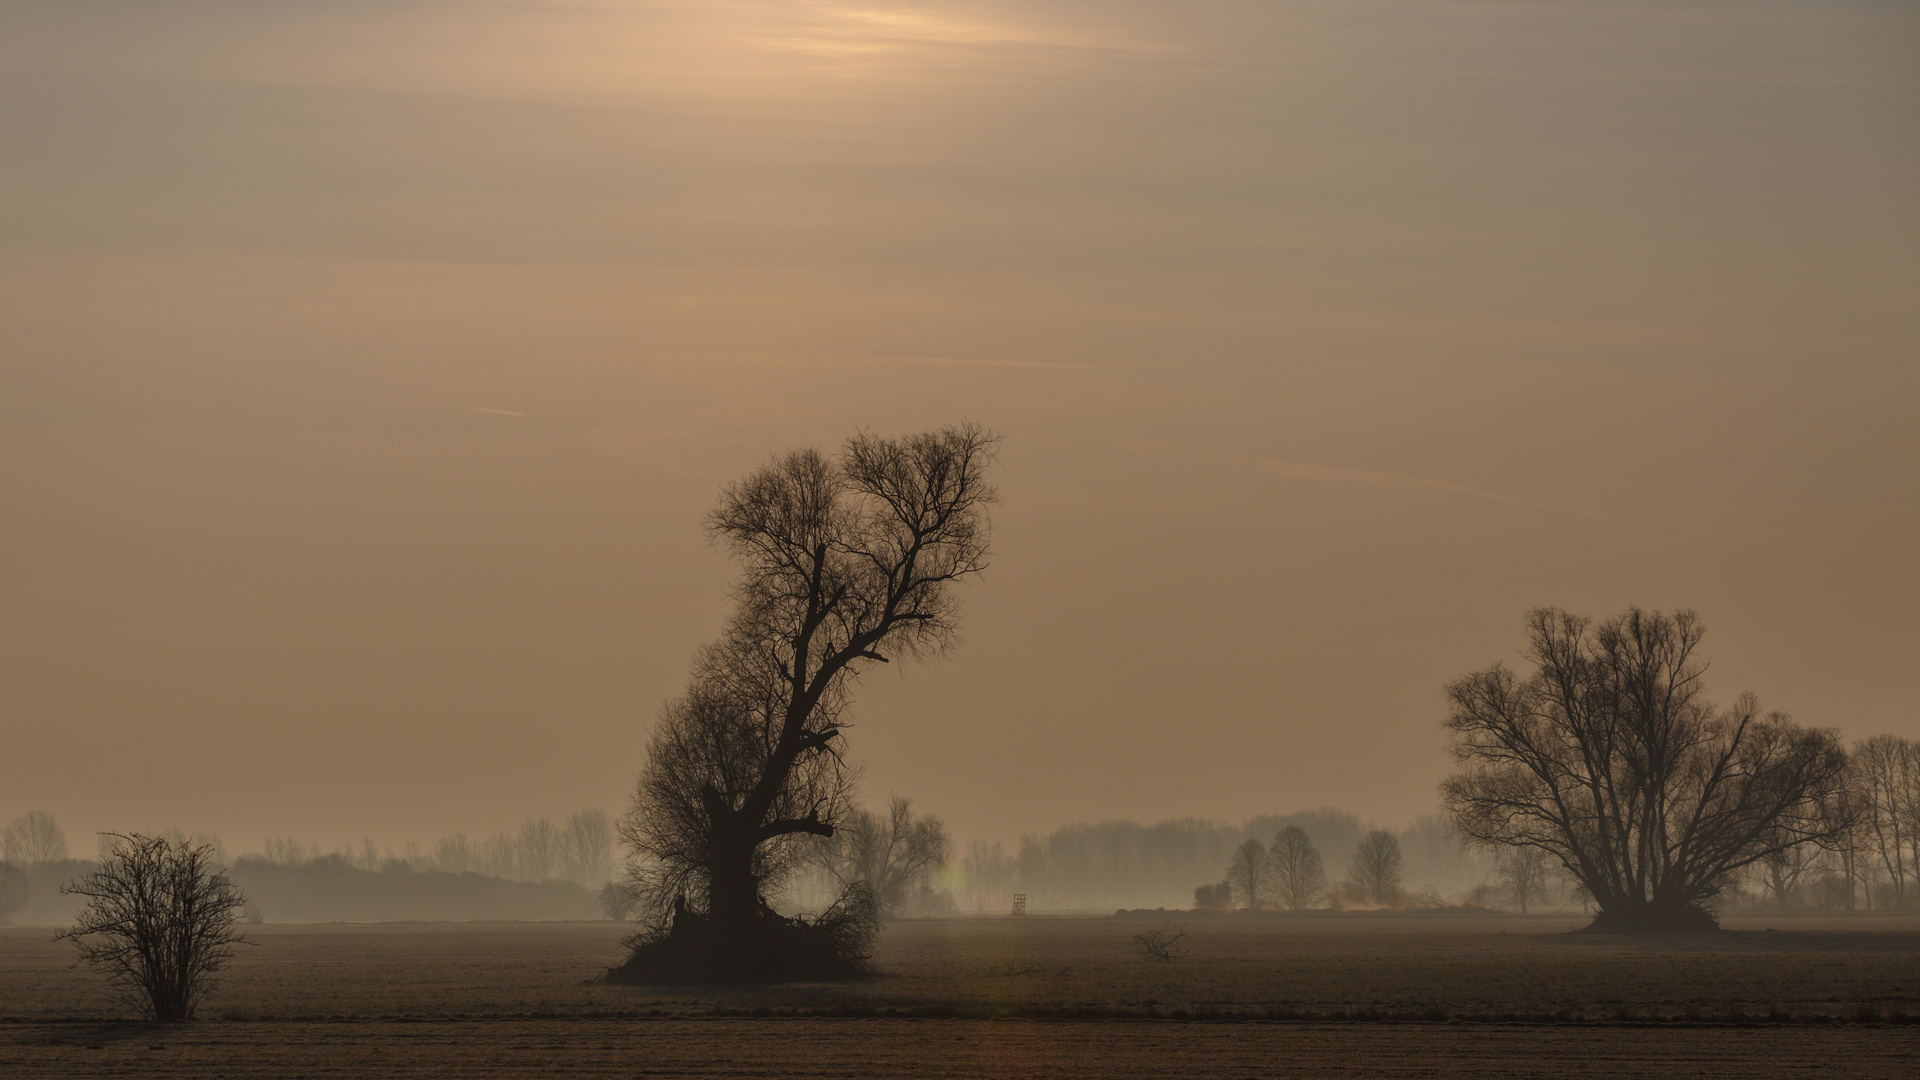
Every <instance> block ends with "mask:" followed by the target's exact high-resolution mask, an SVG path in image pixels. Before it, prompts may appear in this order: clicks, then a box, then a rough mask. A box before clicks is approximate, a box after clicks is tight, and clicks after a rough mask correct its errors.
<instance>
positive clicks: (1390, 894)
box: [1193, 825, 1438, 911]
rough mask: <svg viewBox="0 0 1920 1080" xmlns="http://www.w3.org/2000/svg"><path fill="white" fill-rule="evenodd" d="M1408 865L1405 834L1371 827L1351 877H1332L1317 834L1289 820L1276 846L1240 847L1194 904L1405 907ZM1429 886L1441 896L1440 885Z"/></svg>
mask: <svg viewBox="0 0 1920 1080" xmlns="http://www.w3.org/2000/svg"><path fill="white" fill-rule="evenodd" d="M1405 869H1406V859H1405V858H1404V857H1403V856H1402V855H1401V853H1400V841H1399V839H1398V838H1397V837H1395V836H1394V835H1393V834H1392V833H1390V832H1388V831H1387V830H1385V829H1371V830H1369V831H1368V832H1367V834H1366V835H1365V836H1362V837H1361V838H1360V842H1359V843H1358V844H1356V845H1354V849H1353V853H1352V854H1351V855H1350V856H1349V857H1348V858H1347V872H1346V878H1345V879H1344V880H1342V881H1339V882H1330V881H1329V880H1328V879H1327V869H1326V860H1325V859H1323V858H1322V857H1321V855H1320V849H1319V848H1317V847H1315V846H1314V844H1313V839H1312V837H1310V836H1308V835H1307V831H1306V830H1305V829H1303V828H1301V827H1300V826H1298V825H1288V826H1287V827H1285V828H1283V829H1281V830H1280V831H1279V832H1278V833H1277V834H1275V835H1274V838H1273V843H1272V845H1271V846H1269V845H1266V844H1262V843H1261V842H1260V841H1258V840H1255V839H1251V838H1249V839H1248V840H1246V841H1245V842H1244V843H1242V844H1241V845H1240V846H1239V847H1237V848H1234V849H1233V855H1232V857H1231V858H1229V859H1228V860H1227V870H1226V874H1225V876H1223V877H1222V878H1221V879H1220V881H1219V882H1217V883H1215V884H1209V885H1200V886H1197V887H1196V888H1195V889H1194V890H1193V906H1194V907H1195V908H1200V909H1211V910H1215V911H1224V910H1227V909H1230V908H1245V909H1260V908H1278V909H1281V910H1285V911H1305V910H1308V909H1310V908H1323V907H1351V906H1366V907H1375V908H1381V907H1399V906H1401V904H1402V903H1403V902H1404V901H1405V900H1406V899H1407V896H1406V891H1405V889H1404V888H1403V887H1402V876H1403V873H1404V871H1405ZM1427 891H1428V893H1429V894H1431V895H1432V896H1433V897H1434V898H1435V899H1436V900H1437V897H1438V892H1437V890H1434V889H1432V888H1431V887H1429V888H1428V890H1427Z"/></svg>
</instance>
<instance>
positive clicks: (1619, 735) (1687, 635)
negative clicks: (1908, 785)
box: [1441, 608, 1847, 931]
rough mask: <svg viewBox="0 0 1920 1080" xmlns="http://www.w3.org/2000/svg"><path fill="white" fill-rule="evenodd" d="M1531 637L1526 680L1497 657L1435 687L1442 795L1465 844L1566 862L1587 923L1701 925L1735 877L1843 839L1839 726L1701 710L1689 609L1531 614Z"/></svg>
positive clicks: (1751, 709)
mask: <svg viewBox="0 0 1920 1080" xmlns="http://www.w3.org/2000/svg"><path fill="white" fill-rule="evenodd" d="M1527 631H1528V638H1529V641H1528V648H1527V650H1526V652H1525V654H1524V655H1525V656H1526V658H1527V659H1528V660H1529V661H1530V662H1531V663H1532V664H1533V666H1534V671H1533V673H1532V674H1529V675H1526V676H1524V677H1522V676H1521V675H1518V674H1516V673H1514V672H1512V671H1510V670H1508V669H1507V668H1505V667H1503V666H1501V665H1498V664H1496V665H1494V666H1493V667H1491V668H1488V669H1487V670H1485V671H1480V672H1476V673H1474V674H1472V675H1468V676H1467V677H1466V678H1463V679H1460V680H1458V681H1456V682H1454V683H1452V684H1451V685H1449V686H1448V687H1447V698H1448V700H1449V702H1450V703H1451V705H1452V709H1451V713H1450V715H1449V716H1448V718H1447V721H1446V726H1447V729H1448V731H1449V732H1451V736H1452V737H1451V749H1452V752H1453V755H1454V757H1455V758H1456V759H1457V760H1458V761H1459V763H1460V769H1459V771H1458V772H1456V773H1455V774H1454V775H1453V776H1451V777H1449V778H1448V779H1447V780H1446V782H1445V783H1444V784H1443V785H1442V787H1441V794H1442V797H1443V798H1444V799H1445V801H1446V806H1447V809H1448V811H1449V813H1450V814H1451V816H1452V818H1453V822H1454V825H1455V827H1456V828H1457V829H1459V831H1460V833H1461V835H1462V836H1464V837H1465V838H1466V839H1467V840H1468V841H1470V842H1474V843H1478V844H1483V845H1488V846H1493V847H1496V848H1497V847H1502V846H1506V847H1517V848H1534V849H1538V850H1540V851H1542V852H1545V853H1546V855H1547V856H1548V857H1549V858H1551V859H1552V860H1554V861H1555V862H1557V863H1559V865H1561V866H1562V867H1564V868H1565V869H1566V872H1567V873H1568V874H1569V875H1570V876H1572V878H1573V879H1574V880H1575V881H1576V882H1578V883H1579V885H1580V886H1581V887H1582V888H1583V889H1584V891H1585V892H1586V893H1587V894H1588V895H1589V896H1591V897H1592V899H1593V902H1594V904H1595V906H1596V907H1597V908H1598V912H1597V915H1596V917H1595V919H1594V922H1593V929H1597V930H1622V931H1658V930H1685V929H1707V928H1711V927H1713V926H1714V925H1716V923H1715V920H1714V917H1713V915H1712V913H1711V912H1710V911H1709V910H1708V909H1707V907H1706V905H1707V903H1708V901H1709V900H1710V899H1711V898H1712V897H1713V896H1714V895H1715V893H1716V892H1717V891H1718V890H1719V889H1720V887H1721V886H1722V884H1723V883H1724V882H1726V881H1727V880H1728V878H1729V876H1730V875H1732V874H1733V873H1734V872H1735V871H1737V870H1739V869H1741V868H1742V867H1745V866H1748V865H1750V864H1752V863H1754V862H1756V861H1759V860H1761V859H1764V858H1767V857H1768V856H1769V855H1772V854H1775V853H1777V852H1779V851H1781V850H1783V849H1785V848H1787V847H1790V846H1793V845H1797V844H1803V843H1807V842H1809V841H1811V842H1815V843H1821V842H1827V841H1830V840H1831V839H1832V838H1834V837H1835V836H1838V835H1840V834H1841V833H1843V832H1844V831H1845V830H1846V827H1847V822H1845V821H1844V820H1843V818H1844V816H1845V815H1844V814H1843V813H1838V812H1836V811H1835V807H1837V806H1842V805H1844V804H1843V802H1842V800H1841V799H1840V795H1841V790H1842V786H1843V783H1844V778H1845V772H1846V755H1845V753H1844V751H1842V749H1841V747H1840V744H1839V740H1838V738H1837V737H1836V735H1835V734H1834V732H1832V731H1830V730H1822V729H1810V728H1804V727H1800V726H1798V725H1796V724H1794V723H1793V722H1792V721H1791V720H1789V719H1788V718H1787V717H1786V716H1785V715H1783V714H1781V713H1770V714H1765V715H1762V714H1761V712H1760V708H1759V705H1758V704H1757V703H1756V702H1755V700H1754V698H1753V696H1752V695H1750V694H1748V695H1742V696H1741V697H1740V698H1739V699H1738V700H1737V701H1736V702H1735V703H1734V705H1733V706H1732V707H1730V708H1727V709H1723V710H1722V709H1716V708H1714V706H1713V705H1712V704H1710V703H1709V702H1708V701H1707V700H1706V697H1705V689H1704V686H1703V685H1702V676H1703V674H1704V672H1705V670H1706V665H1705V664H1704V663H1703V662H1701V661H1700V660H1699V659H1698V658H1697V657H1696V655H1695V653H1696V650H1697V647H1698V645H1699V642H1700V638H1701V635H1702V633H1703V629H1702V627H1701V625H1700V620H1699V618H1698V617H1697V616H1696V615H1695V614H1694V613H1693V612H1691V611H1680V612H1676V613H1675V614H1673V615H1663V614H1661V613H1659V612H1643V611H1641V610H1640V609H1638V608H1633V609H1630V610H1628V611H1627V612H1626V613H1625V614H1624V615H1620V616H1617V617H1615V618H1612V619H1608V620H1606V621H1605V622H1602V623H1599V624H1598V625H1594V624H1592V623H1591V622H1590V621H1589V620H1588V619H1586V618H1584V617H1580V616H1575V615H1570V614H1568V613H1566V612H1563V611H1559V610H1557V609H1552V608H1544V609H1540V610H1536V611H1534V612H1532V613H1530V614H1529V615H1528V617H1527Z"/></svg>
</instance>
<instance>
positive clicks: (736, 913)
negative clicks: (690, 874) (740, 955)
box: [707, 815, 760, 927]
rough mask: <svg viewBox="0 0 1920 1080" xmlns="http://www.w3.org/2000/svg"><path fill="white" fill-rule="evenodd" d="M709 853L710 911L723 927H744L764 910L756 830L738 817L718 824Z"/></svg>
mask: <svg viewBox="0 0 1920 1080" xmlns="http://www.w3.org/2000/svg"><path fill="white" fill-rule="evenodd" d="M712 845H713V846H712V848H711V849H710V851H709V854H708V860H709V861H708V863H707V872H708V883H707V911H708V914H709V915H711V916H712V917H713V921H714V922H715V923H716V924H718V925H720V926H735V927H738V926H742V925H745V924H746V923H749V922H751V921H752V920H753V918H754V916H756V915H758V914H759V911H760V879H759V878H758V877H757V876H755V874H754V872H753V852H754V848H755V847H756V846H757V845H756V844H754V842H753V834H752V831H751V830H750V829H749V828H747V827H746V825H745V823H744V822H742V821H741V820H739V818H738V817H737V816H735V815H729V816H728V819H727V820H724V821H719V820H717V821H715V822H714V827H713V837H712Z"/></svg>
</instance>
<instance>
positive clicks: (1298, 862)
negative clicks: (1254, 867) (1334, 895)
mask: <svg viewBox="0 0 1920 1080" xmlns="http://www.w3.org/2000/svg"><path fill="white" fill-rule="evenodd" d="M1267 866H1268V868H1269V870H1270V872H1271V874H1272V877H1273V898H1274V902H1275V903H1277V904H1279V905H1280V906H1281V907H1283V908H1286V909H1287V910H1288V911H1304V910H1305V909H1307V908H1310V907H1312V906H1313V905H1314V904H1315V903H1316V902H1318V901H1319V900H1320V898H1321V897H1322V896H1324V895H1325V894H1326V891H1327V870H1326V866H1325V864H1324V863H1323V862H1322V860H1321V858H1320V849H1318V848H1316V847H1314V846H1313V841H1312V840H1311V839H1309V838H1308V837H1307V830H1305V829H1303V828H1301V827H1300V826H1298V825H1289V826H1287V827H1286V828H1284V829H1281V830H1280V831H1279V833H1277V834H1276V835H1275V836H1274V838H1273V846H1272V847H1271V848H1268V849H1267Z"/></svg>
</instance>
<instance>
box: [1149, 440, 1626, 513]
mask: <svg viewBox="0 0 1920 1080" xmlns="http://www.w3.org/2000/svg"><path fill="white" fill-rule="evenodd" d="M1119 442H1120V444H1121V445H1122V446H1125V447H1128V448H1129V449H1133V450H1136V451H1145V452H1149V453H1158V454H1164V455H1166V456H1169V457H1179V458H1186V459H1187V460H1190V461H1212V462H1219V463H1221V464H1226V465H1233V466H1237V467H1240V468H1252V469H1258V470H1260V471H1261V472H1267V473H1272V474H1274V475H1276V476H1284V477H1287V478H1288V479H1290V480H1308V481H1312V482H1315V483H1322V484H1356V485H1360V486H1363V487H1386V488H1420V489H1424V490H1428V491H1445V492H1449V493H1451V494H1454V495H1464V496H1467V497H1468V498H1473V499H1487V500H1489V501H1492V502H1502V503H1508V504H1510V505H1513V506H1530V507H1533V508H1534V509H1537V510H1552V511H1554V512H1555V513H1560V514H1575V515H1578V516H1580V517H1589V518H1601V519H1604V520H1609V521H1615V520H1620V519H1618V518H1615V517H1614V516H1613V515H1611V514H1602V513H1598V512H1596V511H1592V510H1582V509H1579V508H1578V507H1572V506H1560V505H1558V504H1555V503H1547V502H1539V501H1537V500H1534V499H1522V498H1519V497H1518V496H1514V495H1502V494H1501V493H1499V492H1497V491H1487V490H1485V489H1484V488H1477V487H1470V486H1468V485H1466V484H1456V483H1454V482H1452V481H1451V480H1433V479H1429V478H1427V477H1424V476H1405V475H1403V474H1400V473H1389V472H1376V471H1374V470H1372V469H1346V468H1340V467H1337V466H1332V465H1314V464H1310V463H1308V462H1304V461H1281V460H1279V459H1277V458H1263V457H1250V456H1248V455H1245V454H1229V453H1225V452H1223V451H1219V450H1204V449H1201V448H1200V447H1197V446H1183V445H1181V444H1179V443H1164V442H1153V441H1151V440H1148V439H1140V438H1128V439H1121V440H1119Z"/></svg>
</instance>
